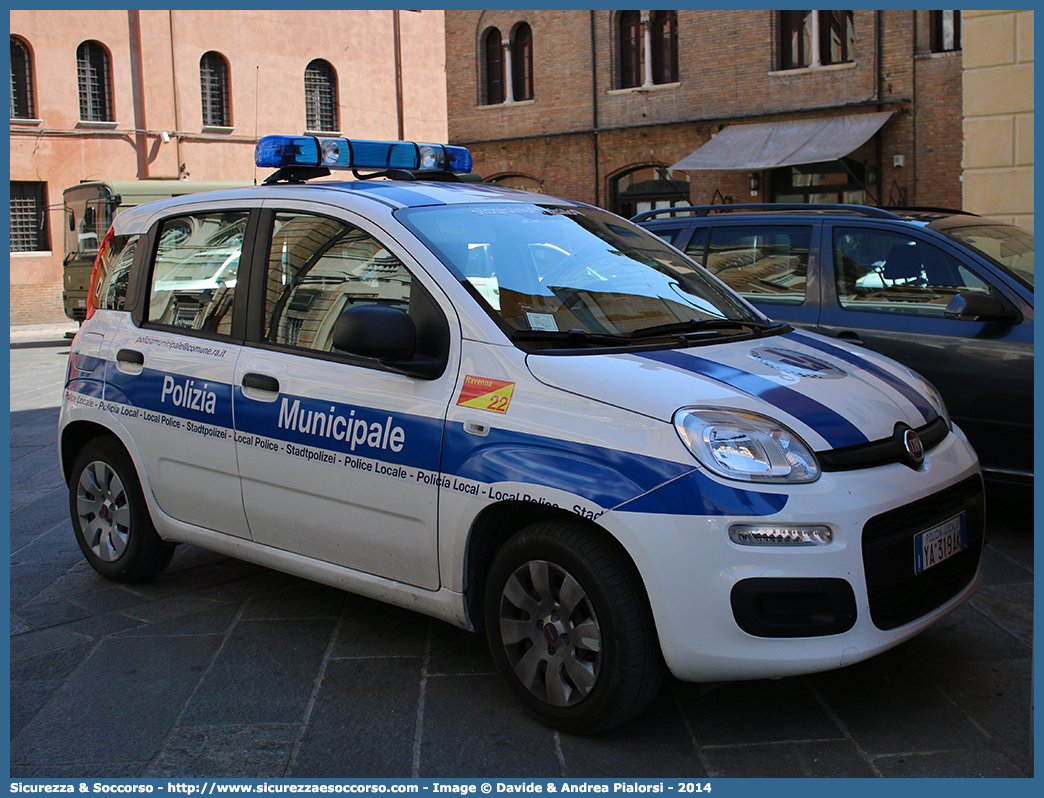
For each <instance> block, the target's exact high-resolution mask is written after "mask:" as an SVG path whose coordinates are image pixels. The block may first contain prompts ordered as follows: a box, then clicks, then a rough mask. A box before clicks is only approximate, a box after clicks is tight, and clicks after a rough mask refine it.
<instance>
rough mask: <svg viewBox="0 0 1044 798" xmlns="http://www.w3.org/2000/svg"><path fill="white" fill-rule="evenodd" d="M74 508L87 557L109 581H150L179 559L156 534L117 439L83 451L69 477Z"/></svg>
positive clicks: (92, 444) (75, 523) (97, 442)
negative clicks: (171, 561) (174, 560)
mask: <svg viewBox="0 0 1044 798" xmlns="http://www.w3.org/2000/svg"><path fill="white" fill-rule="evenodd" d="M69 508H70V510H71V513H72V524H73V531H74V532H75V533H76V542H77V543H79V545H80V550H81V551H82V552H83V556H84V557H86V558H87V562H89V563H90V564H91V567H92V568H94V570H95V571H97V572H98V573H99V574H101V575H102V576H104V577H105V578H106V579H111V580H113V581H115V582H134V581H138V580H142V579H148V578H149V577H150V576H153V575H155V574H157V573H159V572H160V571H162V570H163V569H164V568H165V567H166V566H167V563H168V562H170V558H171V556H172V555H173V554H174V546H173V545H172V544H170V543H165V542H164V541H163V540H162V539H161V538H160V536H159V535H158V534H156V529H155V527H153V525H152V518H151V517H150V516H149V510H148V507H147V506H146V505H145V498H144V496H143V494H142V491H141V484H140V483H139V482H138V475H137V472H136V471H135V470H134V464H133V463H132V462H131V459H130V456H129V455H128V454H127V452H126V451H125V450H124V448H123V446H122V445H121V444H120V442H119V441H118V440H117V439H115V438H111V437H105V438H95V439H94V440H92V441H90V442H89V443H88V444H87V445H86V446H84V447H83V450H82V451H81V452H80V455H79V457H77V458H76V463H75V465H74V466H73V470H72V474H71V475H70V480H69Z"/></svg>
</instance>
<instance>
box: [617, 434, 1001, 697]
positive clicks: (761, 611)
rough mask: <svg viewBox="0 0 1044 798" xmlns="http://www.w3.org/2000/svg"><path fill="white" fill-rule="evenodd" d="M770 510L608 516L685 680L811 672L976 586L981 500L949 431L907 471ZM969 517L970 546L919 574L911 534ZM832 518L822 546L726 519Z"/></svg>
mask: <svg viewBox="0 0 1044 798" xmlns="http://www.w3.org/2000/svg"><path fill="white" fill-rule="evenodd" d="M779 490H780V491H781V492H786V493H787V494H788V496H789V498H788V501H787V504H786V505H785V507H784V508H783V510H782V511H780V512H778V513H776V514H774V515H772V516H765V517H750V516H744V517H736V516H717V517H693V516H671V515H650V514H637V513H634V514H627V513H610V514H608V515H607V516H605V517H603V519H601V521H602V522H603V523H605V524H606V526H607V527H609V528H610V529H611V530H612V531H613V532H614V534H616V535H617V536H618V537H619V538H620V540H621V541H622V542H623V543H624V545H625V546H626V547H627V548H628V550H629V551H630V552H631V555H632V557H633V558H634V560H635V563H636V564H637V566H638V568H639V571H640V572H641V574H642V577H643V579H644V581H645V585H646V589H647V591H648V594H649V600H650V603H651V606H652V609H653V615H654V617H655V619H656V625H657V633H658V635H659V638H660V644H661V648H662V650H663V654H664V658H665V661H666V663H667V666H668V667H669V668H670V670H671V672H672V673H673V674H674V675H675V676H676V677H678V678H679V679H683V680H686V681H728V680H738V679H755V678H766V677H779V676H788V675H796V674H801V673H812V672H816V671H822V670H829V669H832V668H838V667H841V666H843V665H849V664H852V663H854V662H858V661H861V660H864V659H867V658H868V657H871V656H873V655H875V654H877V653H880V652H882V651H885V650H887V649H889V648H891V647H893V646H895V645H897V644H898V643H900V642H902V641H903V640H906V639H908V638H910V637H912V636H914V635H916V634H917V633H919V632H921V631H922V630H924V629H926V628H927V627H928V626H930V625H932V624H933V623H935V622H936V621H938V620H939V619H940V618H942V617H944V616H945V615H946V614H948V613H949V612H951V611H952V610H954V609H956V608H957V607H958V606H960V605H961V604H962V603H963V602H964V601H966V600H967V599H968V597H969V596H970V595H971V594H972V593H973V592H974V591H975V589H976V588H977V587H978V585H979V583H980V581H981V575H980V573H979V560H980V556H981V551H982V544H983V532H982V530H983V526H984V517H985V509H984V502H983V496H982V479H981V476H980V473H979V466H978V462H977V460H976V457H975V454H974V452H973V451H972V449H971V447H970V446H968V444H967V441H966V440H965V438H964V436H963V435H962V434H961V433H960V432H959V431H955V432H954V433H953V434H951V435H949V436H947V438H946V440H945V441H943V442H942V443H941V444H940V445H939V446H937V447H935V448H934V449H933V450H932V451H931V453H930V454H929V456H928V457H926V459H925V462H924V464H923V465H922V466H921V467H920V468H918V469H916V470H914V469H911V468H909V467H907V466H905V465H901V464H892V465H887V466H881V467H877V468H869V469H861V470H857V471H845V472H834V473H825V474H823V475H822V476H821V478H820V479H819V480H818V481H817V482H815V483H812V484H810V485H798V486H786V487H781V488H779ZM960 513H965V514H966V519H967V530H968V536H967V546H966V547H965V548H964V549H963V550H961V551H960V552H958V553H957V554H955V555H953V556H952V557H948V558H947V559H945V560H943V561H942V562H940V563H938V564H937V565H934V566H932V567H930V568H927V569H925V570H923V571H922V572H921V573H916V572H915V564H914V558H915V555H914V536H915V535H917V534H918V533H920V532H924V531H926V530H928V529H931V528H932V527H934V526H936V525H937V524H941V523H943V522H945V521H947V520H948V519H951V518H953V517H954V516H956V515H959V514H960ZM758 523H775V524H792V525H802V524H817V525H826V526H829V527H830V529H831V530H832V533H833V539H832V541H831V542H830V543H828V544H826V545H820V546H808V547H782V546H780V547H777V546H771V547H769V546H748V545H740V544H738V543H734V542H733V541H732V540H730V539H729V534H728V531H729V527H730V526H731V525H733V524H758Z"/></svg>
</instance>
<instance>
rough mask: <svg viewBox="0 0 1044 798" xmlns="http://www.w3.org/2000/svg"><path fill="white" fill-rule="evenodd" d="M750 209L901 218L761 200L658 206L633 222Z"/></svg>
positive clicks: (863, 209)
mask: <svg viewBox="0 0 1044 798" xmlns="http://www.w3.org/2000/svg"><path fill="white" fill-rule="evenodd" d="M748 211H804V212H805V213H851V214H854V215H858V216H869V217H872V218H875V219H899V218H902V217H900V216H899V215H898V214H895V213H892V212H891V211H890V210H886V209H884V208H875V207H873V206H871V205H827V204H823V203H816V202H760V203H747V204H732V205H681V206H678V207H675V208H656V209H655V210H651V211H645V212H644V213H639V214H638V215H637V216H634V217H632V218H631V221H632V222H635V223H637V222H644V221H645V220H646V219H652V218H653V217H655V216H662V215H663V214H675V213H682V214H686V215H693V216H709V215H710V214H711V213H715V212H716V213H733V212H739V213H746V212H748Z"/></svg>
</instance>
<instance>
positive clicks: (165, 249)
mask: <svg viewBox="0 0 1044 798" xmlns="http://www.w3.org/2000/svg"><path fill="white" fill-rule="evenodd" d="M248 216H249V211H212V212H209V213H199V214H194V215H189V216H179V217H175V218H171V219H166V220H164V221H163V224H162V226H161V227H160V230H159V232H158V235H157V237H158V244H157V246H156V258H155V263H154V265H153V269H152V278H151V283H150V294H149V296H150V299H149V309H148V321H149V322H150V323H152V324H159V325H164V326H171V327H178V328H182V329H187V330H199V331H201V332H209V333H215V334H218V335H229V334H230V333H231V328H232V300H233V299H234V297H235V291H236V278H237V274H238V272H239V261H240V257H241V255H242V252H243V238H244V234H245V232H246V226H247V218H248Z"/></svg>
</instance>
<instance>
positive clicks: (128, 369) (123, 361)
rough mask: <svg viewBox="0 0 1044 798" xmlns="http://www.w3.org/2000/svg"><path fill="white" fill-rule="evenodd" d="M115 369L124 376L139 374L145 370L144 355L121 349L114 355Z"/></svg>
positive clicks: (132, 350)
mask: <svg viewBox="0 0 1044 798" xmlns="http://www.w3.org/2000/svg"><path fill="white" fill-rule="evenodd" d="M116 368H117V369H119V370H120V371H122V372H124V373H125V374H141V372H142V371H144V369H145V353H144V352H139V351H137V350H136V349H121V350H119V351H118V352H117V353H116Z"/></svg>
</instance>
